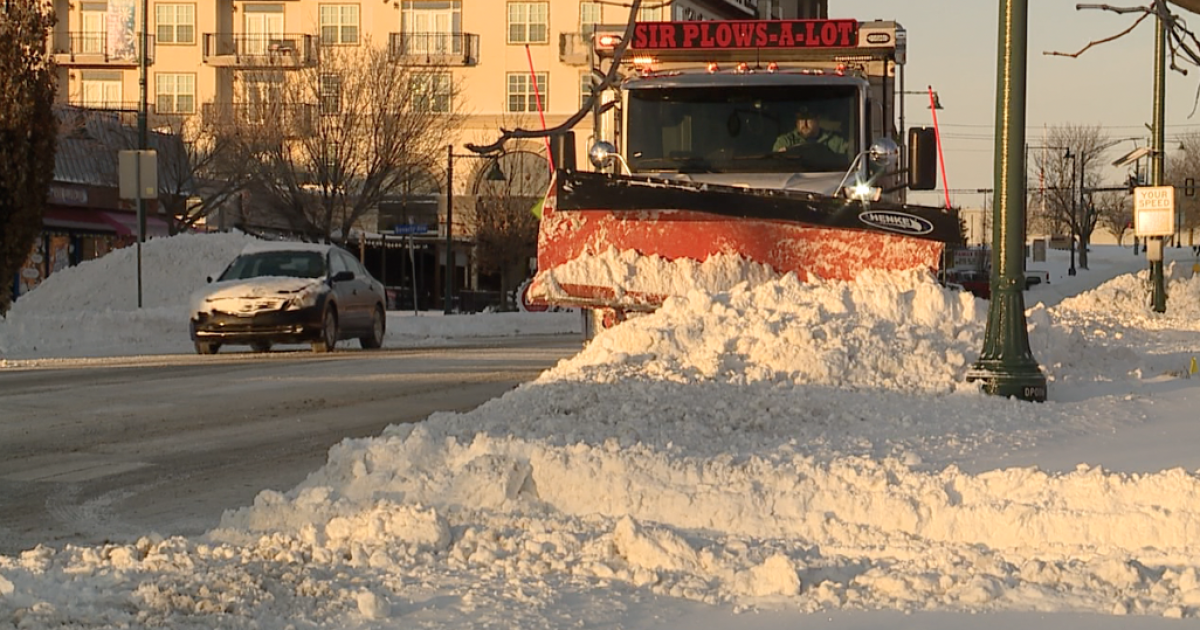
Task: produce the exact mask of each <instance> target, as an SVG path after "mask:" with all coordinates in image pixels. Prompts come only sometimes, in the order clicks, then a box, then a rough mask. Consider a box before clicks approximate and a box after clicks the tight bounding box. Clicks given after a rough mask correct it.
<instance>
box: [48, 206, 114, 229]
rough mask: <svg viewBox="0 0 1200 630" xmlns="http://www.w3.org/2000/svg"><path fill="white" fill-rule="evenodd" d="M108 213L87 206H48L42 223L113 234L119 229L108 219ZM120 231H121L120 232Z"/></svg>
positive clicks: (61, 227) (49, 225)
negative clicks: (89, 208)
mask: <svg viewBox="0 0 1200 630" xmlns="http://www.w3.org/2000/svg"><path fill="white" fill-rule="evenodd" d="M105 214H106V213H104V212H101V211H99V210H88V209H85V208H46V212H45V214H43V215H42V225H43V226H45V227H49V228H58V229H61V230H80V231H83V232H103V233H105V234H112V233H114V232H118V230H117V229H116V228H115V227H114V226H113V225H112V224H111V223H110V222H109V221H108V220H107V219H106V217H105V216H104V215H105ZM118 233H119V232H118Z"/></svg>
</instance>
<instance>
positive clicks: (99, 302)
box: [0, 233, 582, 367]
mask: <svg viewBox="0 0 1200 630" xmlns="http://www.w3.org/2000/svg"><path fill="white" fill-rule="evenodd" d="M259 242H261V241H259V240H258V239H256V238H254V237H251V236H247V235H244V234H234V233H209V234H179V235H176V236H172V237H169V238H155V239H151V240H149V241H147V242H146V243H144V244H143V245H142V286H143V290H142V304H143V308H140V309H139V308H138V304H137V301H138V300H137V289H138V283H137V248H135V247H126V248H123V249H119V250H115V251H113V252H111V253H109V254H107V255H105V256H103V257H101V258H97V259H95V260H90V261H87V262H84V263H82V264H80V265H78V266H75V267H68V268H66V269H63V270H62V271H58V272H55V273H53V274H51V275H50V277H48V278H46V281H45V282H43V283H42V284H41V285H39V286H38V287H37V288H36V289H35V290H33V291H30V292H29V293H27V294H25V295H23V296H21V298H20V299H18V300H17V301H16V302H14V303H13V308H12V310H11V311H9V313H8V316H7V317H6V318H4V319H0V367H4V366H8V365H15V363H13V360H16V359H24V358H25V357H36V358H50V357H100V356H113V355H129V354H171V353H181V352H187V353H190V352H192V351H193V350H192V344H191V338H190V337H189V333H188V317H189V315H190V312H191V308H192V306H193V304H192V298H193V296H194V295H195V294H196V292H197V291H198V290H200V289H205V288H207V287H208V278H209V277H212V278H216V277H217V276H218V275H220V273H221V272H222V271H223V270H224V269H225V267H226V266H227V265H228V264H229V263H230V262H231V261H232V260H233V259H234V258H235V257H236V256H237V255H238V254H240V253H241V251H242V249H243V248H244V247H246V246H247V245H249V244H252V243H259ZM440 315H441V311H437V312H428V311H422V312H421V315H420V316H413V313H412V311H407V312H400V311H390V312H389V313H388V324H387V336H386V337H385V339H384V346H385V347H396V346H406V347H411V346H432V345H438V344H445V343H448V342H449V341H450V340H452V339H468V338H477V337H484V336H512V335H521V334H566V333H578V332H579V331H580V330H581V327H582V320H581V319H580V316H579V315H578V314H577V313H495V314H491V315H490V317H492V318H493V319H490V320H487V321H483V320H482V319H481V318H475V317H458V316H455V317H452V318H442V317H440ZM350 345H352V346H353V345H356V344H350ZM243 349H244V348H243ZM233 351H238V349H237V347H236V346H235V347H234V350H233Z"/></svg>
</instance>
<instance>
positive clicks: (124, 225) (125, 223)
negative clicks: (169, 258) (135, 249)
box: [100, 212, 171, 237]
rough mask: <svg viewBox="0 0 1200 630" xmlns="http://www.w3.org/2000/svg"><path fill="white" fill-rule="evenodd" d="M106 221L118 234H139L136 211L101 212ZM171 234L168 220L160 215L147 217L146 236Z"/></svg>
mask: <svg viewBox="0 0 1200 630" xmlns="http://www.w3.org/2000/svg"><path fill="white" fill-rule="evenodd" d="M100 214H102V215H104V219H105V221H107V222H108V224H109V225H111V226H112V228H113V229H115V230H116V232H117V234H137V213H136V212H101V213H100ZM170 234H171V231H170V229H169V228H168V227H167V222H166V221H164V220H162V219H160V218H159V217H154V216H147V217H146V236H147V237H150V236H168V235H170Z"/></svg>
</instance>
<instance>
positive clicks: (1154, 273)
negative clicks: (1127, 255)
mask: <svg viewBox="0 0 1200 630" xmlns="http://www.w3.org/2000/svg"><path fill="white" fill-rule="evenodd" d="M1154 8H1155V31H1154V136H1153V147H1152V148H1153V152H1152V153H1151V154H1150V185H1151V186H1162V185H1163V148H1164V147H1163V145H1164V144H1165V139H1164V136H1165V134H1164V130H1163V125H1164V124H1165V120H1166V117H1167V116H1166V92H1167V24H1166V22H1165V21H1164V20H1163V17H1162V14H1163V13H1164V12H1165V11H1166V10H1167V7H1166V3H1165V1H1164V0H1155V2H1154ZM1154 239H1155V240H1156V241H1158V242H1157V243H1156V245H1157V248H1156V249H1157V252H1154V253H1157V258H1158V260H1152V261H1150V280H1151V284H1152V285H1153V294H1152V295H1153V304H1154V312H1156V313H1165V312H1167V289H1166V283H1165V282H1164V280H1163V260H1162V259H1163V238H1162V237H1161V236H1156V237H1154ZM1146 251H1147V253H1148V255H1149V253H1150V252H1151V250H1146Z"/></svg>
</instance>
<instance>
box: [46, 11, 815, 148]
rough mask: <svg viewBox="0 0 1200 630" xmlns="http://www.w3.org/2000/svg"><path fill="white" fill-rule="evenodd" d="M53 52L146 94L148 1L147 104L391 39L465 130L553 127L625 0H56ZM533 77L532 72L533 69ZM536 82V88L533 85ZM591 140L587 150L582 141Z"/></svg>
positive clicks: (118, 100) (125, 97)
mask: <svg viewBox="0 0 1200 630" xmlns="http://www.w3.org/2000/svg"><path fill="white" fill-rule="evenodd" d="M54 4H55V10H56V11H57V15H58V18H59V21H58V25H57V26H56V27H55V31H54V33H53V35H52V42H51V50H52V51H53V53H54V58H55V61H57V62H58V64H59V74H58V78H59V86H60V89H59V98H60V99H61V100H62V101H63V102H66V103H71V104H75V105H81V106H84V107H96V108H102V109H124V110H127V111H128V110H136V109H137V104H138V102H139V101H140V86H139V76H140V75H139V68H138V63H139V61H138V60H139V49H140V46H141V38H140V36H139V34H140V32H141V24H142V19H143V16H142V15H141V12H142V7H143V6H145V7H147V9H148V15H147V16H146V17H148V22H149V23H148V31H149V37H148V38H147V39H148V41H149V45H148V51H147V52H148V56H147V57H148V60H149V72H148V83H147V89H148V102H149V103H150V105H151V108H152V109H153V110H154V111H155V112H156V113H157V114H180V115H189V114H194V113H197V112H198V111H200V108H201V107H202V106H203V105H204V104H206V103H213V104H222V105H223V104H233V105H235V106H236V105H237V104H245V103H251V102H254V101H257V100H260V99H267V98H270V92H271V83H270V76H271V73H270V72H264V71H278V70H285V71H286V70H287V69H288V68H299V67H303V66H306V65H310V64H316V63H318V60H319V58H320V51H321V48H322V47H324V46H358V45H364V44H367V43H370V44H371V45H377V46H386V47H387V48H388V50H389V52H390V53H391V54H392V55H393V56H394V57H395V59H396V60H397V61H398V62H403V63H408V64H412V65H415V66H420V65H422V64H424V65H428V66H430V67H431V68H437V76H435V77H431V85H432V88H433V90H434V92H435V96H434V101H435V102H436V103H437V105H435V107H444V108H447V109H448V108H450V107H451V104H450V103H449V102H448V100H444V99H441V98H439V97H437V96H436V93H437V92H438V91H439V90H440V91H442V92H443V93H446V94H448V93H449V92H450V91H451V86H454V88H455V89H454V91H455V92H456V93H457V94H458V96H459V98H460V99H461V102H459V103H456V104H455V105H457V106H458V107H459V108H460V109H461V111H463V112H465V113H467V114H468V115H469V122H468V124H467V126H466V127H465V128H464V129H463V132H462V134H461V137H459V138H448V139H447V143H448V144H450V143H453V144H461V143H462V142H464V141H490V140H491V139H494V137H495V136H496V135H497V133H498V129H499V128H500V126H501V125H512V124H522V125H540V124H541V117H540V116H539V112H538V107H539V103H540V107H541V109H542V111H543V112H544V114H545V119H546V121H545V122H546V124H547V125H555V124H558V123H559V122H561V121H562V120H563V119H565V118H566V117H568V116H570V115H571V114H573V113H575V112H576V111H577V110H578V108H579V105H580V103H581V101H582V99H584V98H586V95H587V90H588V87H589V85H590V75H589V72H588V67H587V63H588V45H589V44H588V39H587V36H588V35H589V34H590V32H591V31H592V30H593V29H594V28H595V27H596V26H597V25H600V24H623V23H624V22H625V21H626V20H627V19H628V17H629V8H628V6H627V5H628V3H627V2H614V1H581V0H378V1H377V0H364V1H361V2H359V1H350V0H328V1H327V0H273V1H271V0H253V1H251V0H194V1H190V2H189V1H187V0H55V3H54ZM826 11H827V0H666V1H662V0H648V1H646V2H643V6H642V8H641V10H640V12H641V14H640V15H639V16H638V17H639V19H641V20H719V19H755V18H758V17H760V16H761V17H768V16H769V17H783V18H797V17H799V18H804V17H823V16H824V15H825V13H826ZM535 78H536V82H535V80H534V79H535ZM535 85H536V86H537V90H536V92H535V88H534V86H535ZM580 150H581V151H582V148H581V149H580Z"/></svg>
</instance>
